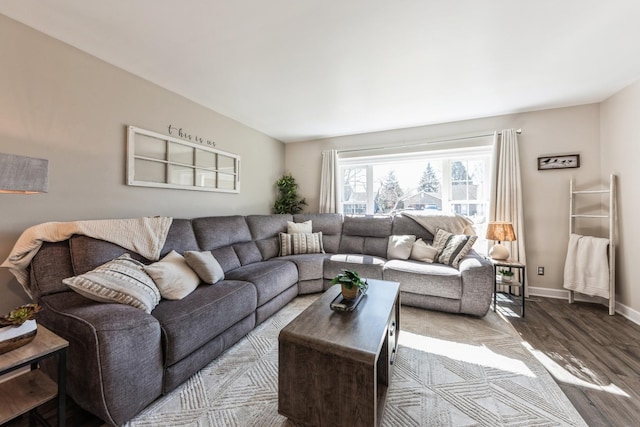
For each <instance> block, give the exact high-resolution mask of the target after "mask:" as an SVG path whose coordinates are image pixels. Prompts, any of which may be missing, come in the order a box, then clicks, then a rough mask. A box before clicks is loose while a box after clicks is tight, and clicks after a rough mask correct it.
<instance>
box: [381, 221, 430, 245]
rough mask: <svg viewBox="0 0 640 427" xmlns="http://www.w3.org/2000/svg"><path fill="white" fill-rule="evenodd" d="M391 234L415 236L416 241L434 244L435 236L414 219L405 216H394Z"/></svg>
mask: <svg viewBox="0 0 640 427" xmlns="http://www.w3.org/2000/svg"><path fill="white" fill-rule="evenodd" d="M391 234H413V235H414V236H416V239H422V240H424V241H425V242H433V234H431V233H430V232H429V231H428V230H427V229H426V228H424V227H423V226H422V225H420V224H418V223H417V222H416V221H415V220H414V219H412V218H410V217H408V216H406V215H403V214H398V215H394V217H393V226H392V227H391Z"/></svg>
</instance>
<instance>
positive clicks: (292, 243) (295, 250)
mask: <svg viewBox="0 0 640 427" xmlns="http://www.w3.org/2000/svg"><path fill="white" fill-rule="evenodd" d="M316 253H324V247H323V246H322V232H320V231H319V232H317V233H294V234H288V233H280V256H287V255H298V254H316Z"/></svg>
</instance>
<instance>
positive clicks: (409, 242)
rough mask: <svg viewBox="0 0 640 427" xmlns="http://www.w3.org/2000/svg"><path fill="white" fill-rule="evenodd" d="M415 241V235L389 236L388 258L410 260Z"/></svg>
mask: <svg viewBox="0 0 640 427" xmlns="http://www.w3.org/2000/svg"><path fill="white" fill-rule="evenodd" d="M415 241H416V236H413V235H395V236H389V242H388V243H387V258H388V259H409V255H411V248H412V247H413V243H414V242H415Z"/></svg>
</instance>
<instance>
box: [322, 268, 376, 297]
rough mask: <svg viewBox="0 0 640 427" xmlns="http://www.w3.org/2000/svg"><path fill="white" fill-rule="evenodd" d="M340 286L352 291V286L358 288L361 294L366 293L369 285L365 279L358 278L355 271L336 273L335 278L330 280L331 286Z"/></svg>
mask: <svg viewBox="0 0 640 427" xmlns="http://www.w3.org/2000/svg"><path fill="white" fill-rule="evenodd" d="M338 283H339V284H340V285H342V286H344V287H345V288H347V289H352V288H353V287H354V286H356V287H358V288H359V289H360V291H361V292H362V293H363V294H366V293H367V289H369V284H368V283H367V280H366V279H363V278H362V277H360V275H359V274H358V272H357V271H353V270H342V273H338V274H337V275H336V277H334V278H333V279H331V284H332V285H336V284H338Z"/></svg>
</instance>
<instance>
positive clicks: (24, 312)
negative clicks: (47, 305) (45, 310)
mask: <svg viewBox="0 0 640 427" xmlns="http://www.w3.org/2000/svg"><path fill="white" fill-rule="evenodd" d="M40 310H42V307H40V306H39V305H38V304H25V305H21V306H20V307H18V308H15V309H13V310H11V312H10V313H9V314H7V315H6V316H0V327H4V326H20V325H22V324H23V323H24V322H26V321H27V320H32V319H35V318H36V314H38V312H39V311H40Z"/></svg>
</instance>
